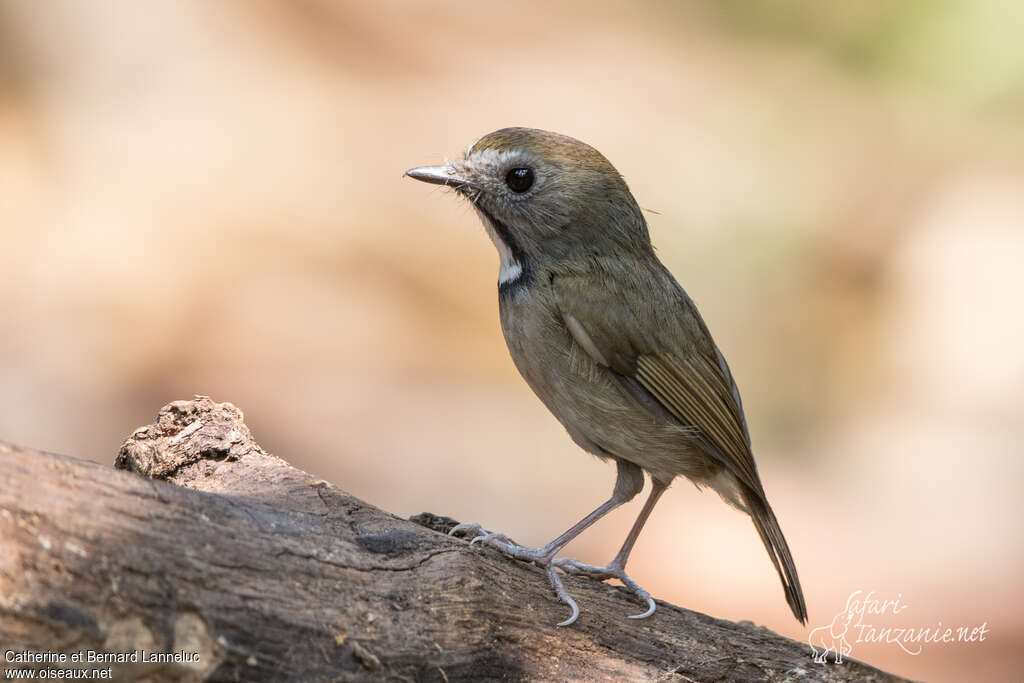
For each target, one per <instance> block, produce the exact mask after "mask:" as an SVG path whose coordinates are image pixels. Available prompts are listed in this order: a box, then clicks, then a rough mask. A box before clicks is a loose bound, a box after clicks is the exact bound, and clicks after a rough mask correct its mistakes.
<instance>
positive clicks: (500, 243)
mask: <svg viewBox="0 0 1024 683" xmlns="http://www.w3.org/2000/svg"><path fill="white" fill-rule="evenodd" d="M477 214H478V215H479V216H480V222H481V223H483V224H484V229H485V230H487V236H488V237H490V238H491V241H492V242H494V247H495V249H497V250H498V260H499V267H498V284H499V285H504V284H508V283H510V282H515V281H516V280H518V279H519V278H520V277H522V275H523V264H521V263H520V262H519V261H517V260H516V257H515V256H514V255H513V254H512V250H511V249H510V248H509V246H508V245H507V244H505V240H503V239H501V235H499V234H498V231H497V230H495V229H494V226H493V225H492V224H491V221H490V219H489V218H488V217H487V214H485V213H484V212H483V211H477Z"/></svg>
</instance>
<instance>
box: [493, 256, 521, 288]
mask: <svg viewBox="0 0 1024 683" xmlns="http://www.w3.org/2000/svg"><path fill="white" fill-rule="evenodd" d="M522 275H523V266H522V265H521V264H520V263H519V261H512V262H511V263H509V264H508V265H506V264H504V263H502V264H501V267H500V268H499V269H498V284H499V285H506V284H508V283H510V282H515V281H516V280H518V279H519V278H520V277H522Z"/></svg>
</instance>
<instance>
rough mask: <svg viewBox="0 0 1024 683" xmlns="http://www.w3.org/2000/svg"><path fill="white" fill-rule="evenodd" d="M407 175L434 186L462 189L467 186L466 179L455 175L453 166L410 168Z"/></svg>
mask: <svg viewBox="0 0 1024 683" xmlns="http://www.w3.org/2000/svg"><path fill="white" fill-rule="evenodd" d="M405 175H407V176H409V177H410V178H414V179H416V180H422V181H423V182H425V183H432V184H434V185H450V186H452V187H461V186H463V185H466V184H467V183H466V180H465V179H464V178H460V177H459V176H458V175H456V174H455V169H454V168H452V167H451V166H420V167H419V168H410V169H409V170H408V171H406V172H405Z"/></svg>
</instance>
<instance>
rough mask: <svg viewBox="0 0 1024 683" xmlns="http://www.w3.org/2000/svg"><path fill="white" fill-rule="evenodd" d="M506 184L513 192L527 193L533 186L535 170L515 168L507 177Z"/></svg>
mask: <svg viewBox="0 0 1024 683" xmlns="http://www.w3.org/2000/svg"><path fill="white" fill-rule="evenodd" d="M505 184H506V185H508V189H510V190H512V191H513V192H526V191H527V190H529V189H530V187H532V186H533V169H532V168H513V169H512V170H511V171H509V172H508V173H507V174H506V175H505Z"/></svg>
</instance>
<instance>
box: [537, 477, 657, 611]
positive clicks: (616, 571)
mask: <svg viewBox="0 0 1024 683" xmlns="http://www.w3.org/2000/svg"><path fill="white" fill-rule="evenodd" d="M667 488H668V484H667V483H663V482H659V481H655V480H654V479H653V478H652V479H651V494H650V495H649V496H648V497H647V502H645V503H644V507H643V509H642V510H640V514H639V515H638V516H637V518H636V522H634V523H633V528H632V529H630V530H629V535H628V536H626V542H625V543H623V544H622V548H621V549H620V550H619V552H618V554H617V555H616V556H615V558H614V559H613V560H612V561H611V562H609V563H608V565H607V566H604V567H596V566H594V565H592V564H584V563H582V562H579V561H577V560H571V559H568V558H562V557H560V558H557V559H555V560H554V561H553V562H552V564H553V565H554V566H556V567H558V568H559V569H561V570H562V571H564V572H567V573H569V574H577V575H580V576H586V577H589V578H591V579H596V580H597V581H604V580H606V579H618V580H619V581H621V582H622V583H623V584H624V585H625V586H626V588H628V589H629V590H631V591H633V594H634V595H635V596H636V597H637V598H638V599H639V600H640V601H641V602H643V603H645V604H646V605H647V611H646V612H644V613H643V614H633V615H630V617H629V618H630V619H645V618H647V617H649V616H651V615H652V614H654V610H655V609H656V608H657V606H656V605H655V603H654V600H653V599H652V598H651V594H650V593H648V592H647V591H645V590H644V589H643V588H641V587H640V585H639V584H637V582H636V581H634V580H633V579H631V578H630V577H629V575H628V574H626V561H627V560H628V559H629V553H630V552H632V550H633V545H634V544H635V543H636V539H637V538H638V537H639V536H640V531H641V530H642V529H643V528H644V524H645V523H646V522H647V518H648V517H650V516H651V511H652V510H654V506H655V504H657V502H658V499H659V498H661V494H663V493H664V492H665V489H667Z"/></svg>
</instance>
